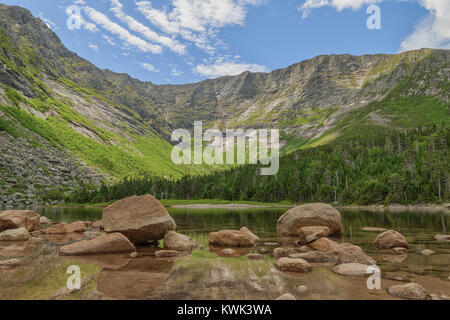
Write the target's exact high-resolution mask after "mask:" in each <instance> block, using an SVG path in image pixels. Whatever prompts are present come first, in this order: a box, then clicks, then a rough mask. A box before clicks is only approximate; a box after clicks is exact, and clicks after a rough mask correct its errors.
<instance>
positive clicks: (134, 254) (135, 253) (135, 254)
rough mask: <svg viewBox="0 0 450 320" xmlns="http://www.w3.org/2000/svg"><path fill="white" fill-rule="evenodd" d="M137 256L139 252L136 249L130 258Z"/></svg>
mask: <svg viewBox="0 0 450 320" xmlns="http://www.w3.org/2000/svg"><path fill="white" fill-rule="evenodd" d="M137 256H138V253H137V252H136V251H135V252H132V253H131V254H130V258H137Z"/></svg>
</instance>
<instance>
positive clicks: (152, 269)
mask: <svg viewBox="0 0 450 320" xmlns="http://www.w3.org/2000/svg"><path fill="white" fill-rule="evenodd" d="M168 210H169V212H170V214H171V215H172V216H173V218H174V219H175V221H176V222H177V225H178V227H179V228H178V232H180V233H183V234H187V235H189V236H191V237H192V238H194V239H195V240H196V241H197V242H198V244H199V248H198V249H196V250H195V251H194V252H193V253H192V254H191V255H189V256H185V257H181V258H176V259H175V258H173V259H155V258H154V257H153V254H154V252H155V251H156V250H157V248H156V247H151V246H147V247H138V248H137V249H138V253H139V256H138V257H137V258H135V259H130V258H129V256H128V255H107V256H95V257H77V258H65V257H59V255H58V249H59V247H60V246H61V245H64V244H68V243H71V242H74V241H79V240H81V239H83V235H72V236H53V237H50V236H46V238H44V241H41V242H39V243H29V242H27V243H0V259H8V258H13V257H17V258H19V259H20V260H21V261H22V265H21V266H20V267H18V268H16V269H14V270H3V271H1V270H0V299H274V298H276V297H278V296H279V295H281V294H284V293H291V294H294V295H295V296H296V297H297V298H298V299H392V297H391V296H390V295H389V294H388V293H387V288H388V287H389V286H391V285H393V284H402V283H406V282H409V281H414V282H417V283H419V284H421V285H422V286H424V287H425V288H426V289H427V291H428V292H429V293H432V294H439V295H447V296H449V295H450V279H449V276H450V243H449V242H437V241H436V240H435V239H434V238H433V237H434V236H435V235H436V234H447V233H448V230H450V216H449V215H448V214H444V213H421V212H405V213H388V212H363V211H350V210H344V211H341V213H342V219H343V224H344V229H345V232H344V235H343V236H342V237H341V238H336V239H333V240H335V241H338V242H350V243H353V244H355V245H358V246H360V247H362V248H363V249H364V250H365V251H366V253H367V254H369V255H370V256H371V257H373V258H374V259H375V260H376V261H377V264H378V265H379V266H380V268H381V270H382V289H381V290H368V289H367V286H366V278H365V277H346V276H341V275H337V274H335V273H333V272H332V266H329V265H328V266H327V265H313V272H311V273H308V274H286V273H281V272H279V271H277V270H276V269H274V267H273V263H274V262H275V259H274V258H273V257H272V256H271V254H270V253H271V251H272V250H273V249H274V248H276V247H274V246H269V245H264V243H265V242H277V241H278V240H277V235H276V229H275V228H276V221H277V219H278V218H279V216H281V215H282V214H283V213H284V212H285V211H286V210H287V209H246V210H224V209H220V210H216V209H208V210H195V209H178V208H177V209H174V208H169V209H168ZM37 211H38V212H39V213H40V214H41V215H44V216H46V217H48V218H49V219H51V220H52V221H65V222H73V221H77V220H83V221H96V220H99V219H100V218H101V215H102V209H101V208H77V209H68V208H43V209H39V210H37ZM242 226H247V227H248V228H250V229H251V230H252V231H253V232H254V233H255V234H257V235H258V236H259V237H260V238H261V239H262V241H261V243H260V244H259V245H258V246H257V247H255V248H249V249H239V250H237V252H236V256H235V257H225V256H224V255H223V253H222V252H221V250H222V249H223V248H213V247H211V248H210V247H208V235H209V233H210V232H213V231H218V230H223V229H239V228H240V227H242ZM363 227H382V228H387V229H395V230H397V231H399V232H401V233H402V234H403V235H404V236H405V237H406V238H407V240H408V242H409V243H410V245H411V248H410V250H409V253H408V254H405V255H402V256H391V255H382V254H380V253H379V252H378V251H377V250H376V249H375V247H374V246H373V241H374V239H375V237H376V236H377V234H378V233H377V232H366V231H362V228H363ZM261 249H262V250H263V251H264V250H266V251H267V253H266V254H264V258H263V259H261V260H249V259H247V258H246V255H247V254H248V253H251V252H253V253H256V252H261ZM423 249H431V250H433V251H435V254H434V255H431V256H423V255H421V254H420V251H421V250H423ZM70 265H78V266H79V267H80V269H81V273H82V288H81V290H79V291H76V292H69V291H68V290H67V289H66V281H67V278H68V277H69V275H68V274H67V273H66V270H67V268H68V266H70ZM300 285H305V286H307V287H308V291H307V292H306V293H303V294H299V293H296V291H295V289H296V288H297V287H298V286H300Z"/></svg>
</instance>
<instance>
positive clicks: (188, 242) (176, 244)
mask: <svg viewBox="0 0 450 320" xmlns="http://www.w3.org/2000/svg"><path fill="white" fill-rule="evenodd" d="M164 248H165V249H167V250H176V251H192V250H194V249H195V248H197V242H195V240H194V239H192V238H191V237H188V236H185V235H183V234H179V233H176V232H174V231H167V233H166V235H165V236H164Z"/></svg>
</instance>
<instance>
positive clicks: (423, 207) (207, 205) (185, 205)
mask: <svg viewBox="0 0 450 320" xmlns="http://www.w3.org/2000/svg"><path fill="white" fill-rule="evenodd" d="M190 202H191V203H190ZM198 202H200V203H198ZM217 202H219V203H217ZM220 202H222V200H216V201H214V200H191V201H190V200H175V201H173V200H172V201H167V202H166V201H164V200H163V201H162V204H163V205H164V206H165V207H166V208H174V209H199V210H206V209H228V210H245V209H264V208H267V209H270V208H286V209H290V208H293V207H295V206H297V205H301V204H289V203H283V202H280V203H263V202H250V203H245V202H244V203H239V201H238V202H231V201H230V202H229V203H227V201H223V203H220ZM111 203H112V202H111ZM111 203H97V204H73V203H69V204H66V205H56V206H42V208H61V209H77V208H80V209H81V208H97V209H101V208H106V207H107V206H108V205H110V204H111ZM330 205H332V206H333V207H334V208H336V209H338V210H361V211H369V212H384V211H387V212H394V213H395V212H407V211H415V212H417V211H422V212H434V213H436V212H444V213H449V214H450V204H444V205H438V204H414V205H412V204H410V205H401V204H391V205H376V204H373V205H338V204H330ZM27 208H33V207H27ZM10 209H14V208H9V207H0V210H10Z"/></svg>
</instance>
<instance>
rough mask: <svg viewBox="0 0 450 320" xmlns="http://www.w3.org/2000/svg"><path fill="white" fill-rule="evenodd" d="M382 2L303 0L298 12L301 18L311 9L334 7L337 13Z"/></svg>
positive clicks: (368, 0)
mask: <svg viewBox="0 0 450 320" xmlns="http://www.w3.org/2000/svg"><path fill="white" fill-rule="evenodd" d="M382 1H383V0H305V2H304V3H303V5H301V6H300V7H299V8H298V10H299V11H300V12H302V13H303V18H306V17H307V16H309V15H310V13H311V11H312V10H313V9H318V8H322V7H326V6H329V7H334V8H335V9H337V10H338V11H341V10H343V9H349V8H351V9H353V10H358V9H360V8H361V7H362V6H363V5H365V4H372V3H377V2H382Z"/></svg>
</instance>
